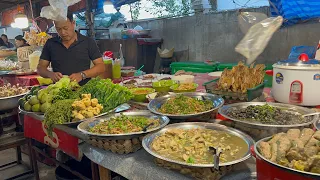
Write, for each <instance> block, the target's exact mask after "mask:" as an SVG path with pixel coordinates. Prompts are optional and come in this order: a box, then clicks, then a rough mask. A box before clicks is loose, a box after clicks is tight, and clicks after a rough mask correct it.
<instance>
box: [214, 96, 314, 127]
mask: <svg viewBox="0 0 320 180" xmlns="http://www.w3.org/2000/svg"><path fill="white" fill-rule="evenodd" d="M265 104H266V103H265V102H243V103H235V104H229V105H224V106H223V107H222V108H220V109H219V111H218V112H219V114H221V115H222V116H224V117H225V118H228V119H229V120H232V121H235V122H239V123H243V124H247V125H251V126H259V127H265V128H268V127H273V128H296V127H300V126H301V127H303V126H308V125H311V124H312V123H314V122H315V121H316V120H317V119H318V117H319V116H317V115H315V116H313V118H312V119H311V121H310V122H307V123H302V124H294V125H273V124H262V123H254V122H248V121H244V120H240V119H236V118H232V117H230V116H228V113H229V112H230V111H232V109H234V108H235V109H242V108H246V107H248V106H250V105H265ZM267 104H268V105H270V106H273V107H278V108H282V109H288V110H294V111H296V112H298V113H300V114H302V115H304V114H309V113H313V112H315V111H314V110H312V109H309V108H305V107H301V106H295V105H291V104H282V103H267Z"/></svg>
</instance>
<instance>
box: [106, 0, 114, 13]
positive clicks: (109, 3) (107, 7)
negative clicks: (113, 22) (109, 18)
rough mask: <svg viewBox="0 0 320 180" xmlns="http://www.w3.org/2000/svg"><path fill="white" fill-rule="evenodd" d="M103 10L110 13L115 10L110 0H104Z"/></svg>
mask: <svg viewBox="0 0 320 180" xmlns="http://www.w3.org/2000/svg"><path fill="white" fill-rule="evenodd" d="M103 12H104V13H107V14H111V13H116V12H117V10H116V9H115V8H114V6H113V4H112V3H111V1H109V0H106V1H105V2H104V3H103Z"/></svg>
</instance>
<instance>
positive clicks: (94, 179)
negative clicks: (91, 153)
mask: <svg viewBox="0 0 320 180" xmlns="http://www.w3.org/2000/svg"><path fill="white" fill-rule="evenodd" d="M91 171H92V180H99V168H98V165H97V164H96V163H94V162H92V161H91Z"/></svg>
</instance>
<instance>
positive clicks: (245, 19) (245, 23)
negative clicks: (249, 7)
mask: <svg viewBox="0 0 320 180" xmlns="http://www.w3.org/2000/svg"><path fill="white" fill-rule="evenodd" d="M267 18H268V16H267V15H265V14H263V13H257V12H241V13H240V14H239V16H238V23H239V27H240V29H241V31H242V32H243V33H247V32H248V30H249V29H250V28H251V27H252V26H253V25H255V24H257V23H259V22H261V21H263V20H265V19H267Z"/></svg>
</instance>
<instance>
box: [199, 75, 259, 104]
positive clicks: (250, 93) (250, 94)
mask: <svg viewBox="0 0 320 180" xmlns="http://www.w3.org/2000/svg"><path fill="white" fill-rule="evenodd" d="M219 79H220V78H217V79H214V80H212V81H209V82H206V83H204V84H203V86H204V87H205V88H206V91H207V93H211V94H217V95H220V96H222V97H223V98H224V99H226V100H236V101H242V102H249V101H252V100H254V99H256V98H258V97H260V96H261V95H262V93H263V89H264V82H263V83H261V84H259V85H258V86H256V87H254V88H252V89H248V90H247V92H246V93H236V92H231V91H230V92H229V91H221V90H216V89H217V87H218V80H219Z"/></svg>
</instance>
